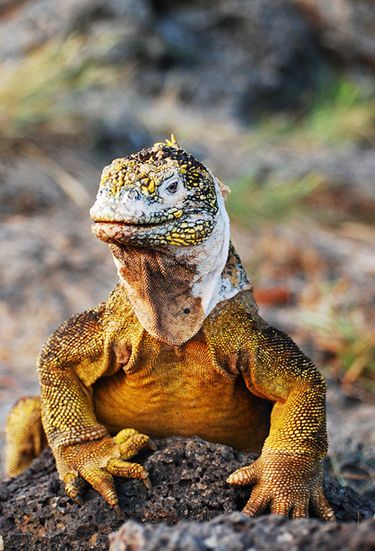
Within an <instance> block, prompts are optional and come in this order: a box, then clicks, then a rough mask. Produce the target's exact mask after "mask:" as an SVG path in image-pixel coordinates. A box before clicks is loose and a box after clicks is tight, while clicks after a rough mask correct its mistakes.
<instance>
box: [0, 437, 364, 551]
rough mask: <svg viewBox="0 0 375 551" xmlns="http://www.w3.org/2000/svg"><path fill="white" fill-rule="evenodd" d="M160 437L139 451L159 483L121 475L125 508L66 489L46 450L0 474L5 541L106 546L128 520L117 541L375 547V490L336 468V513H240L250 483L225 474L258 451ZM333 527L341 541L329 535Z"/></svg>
mask: <svg viewBox="0 0 375 551" xmlns="http://www.w3.org/2000/svg"><path fill="white" fill-rule="evenodd" d="M157 447H158V449H157V451H156V452H154V453H152V454H150V453H148V454H143V458H142V459H141V460H142V462H143V461H144V464H145V466H146V468H147V469H148V471H149V473H150V479H151V482H152V485H153V486H152V490H151V492H150V494H149V495H148V494H147V491H146V489H145V488H144V487H143V485H142V484H141V483H140V482H139V481H130V480H123V479H117V483H116V484H117V489H118V493H119V498H120V507H121V514H118V513H116V512H114V511H112V510H110V509H109V507H108V506H107V505H106V504H105V503H104V501H103V500H102V499H101V498H100V497H99V496H98V494H97V493H96V492H95V491H94V490H92V489H90V490H88V491H87V493H86V494H85V495H84V496H83V502H82V503H81V504H77V503H74V502H73V501H72V500H71V499H69V498H68V497H67V496H66V495H65V493H64V491H63V488H62V487H61V485H60V483H59V481H58V477H57V473H56V470H55V468H54V461H53V458H52V455H51V453H50V451H49V450H46V451H45V452H44V453H43V454H42V456H41V457H40V458H39V459H37V460H36V461H35V462H34V464H33V465H32V467H31V468H30V469H28V470H27V471H26V472H25V473H24V474H22V475H21V476H19V477H18V478H16V479H9V480H5V481H4V482H2V483H1V484H0V513H1V516H0V534H1V535H2V537H3V541H4V545H5V549H6V551H13V550H14V551H16V550H17V551H20V550H24V551H26V550H27V551H28V550H30V549H33V550H39V549H45V548H47V549H54V550H55V549H56V550H67V549H71V550H78V549H79V550H81V549H82V550H86V549H87V550H89V549H98V550H99V549H103V550H104V549H108V547H109V540H108V535H109V534H110V533H111V532H113V531H114V530H116V529H118V528H119V527H120V526H121V525H122V523H123V522H124V521H128V522H126V523H125V524H124V526H123V527H122V528H121V530H120V532H119V533H118V535H117V536H111V541H112V547H111V549H115V550H120V549H124V550H125V549H127V550H133V551H135V550H139V551H141V550H142V551H146V550H150V551H151V549H155V550H156V549H171V550H172V549H173V550H176V551H177V550H181V551H182V550H185V549H186V550H191V551H193V550H194V551H195V550H197V551H198V550H206V549H207V550H208V549H223V550H224V549H233V550H235V549H236V550H242V549H247V548H248V547H249V546H250V544H251V542H253V544H254V545H255V547H254V549H257V550H258V549H259V550H261V549H265V548H267V546H268V547H272V549H280V550H283V549H286V548H288V549H302V548H303V549H316V548H317V547H318V545H323V544H324V543H325V542H326V543H327V549H340V548H342V547H341V545H343V543H344V542H346V545H345V549H353V550H354V549H356V548H357V549H358V547H356V545H360V546H361V548H362V547H363V549H370V548H371V547H370V546H371V545H372V544H374V542H375V539H374V538H375V521H372V520H366V519H371V518H372V517H373V515H374V513H375V500H374V499H372V500H371V499H368V498H364V497H361V496H359V495H358V494H357V493H356V492H355V491H354V490H352V489H350V488H342V487H341V486H340V485H339V484H338V483H337V481H336V480H335V479H333V478H332V477H329V476H326V478H325V489H326V493H327V496H328V499H329V500H330V502H331V504H332V506H333V508H334V510H335V512H336V516H337V523H334V524H332V525H327V524H325V523H322V522H319V521H317V520H313V519H311V520H302V521H288V520H282V519H280V518H278V517H274V516H263V517H261V518H259V519H251V520H250V519H247V518H246V517H244V515H240V514H239V513H237V514H233V512H235V511H240V510H241V508H242V507H243V506H244V504H245V502H246V498H247V496H248V493H249V490H248V488H233V487H230V486H229V485H227V484H226V483H225V479H226V477H227V476H228V473H230V472H232V471H233V470H235V469H236V468H238V467H239V466H242V465H245V464H248V463H249V462H250V461H251V459H252V458H254V456H253V455H246V454H241V453H238V452H235V451H234V450H233V449H232V448H230V447H228V446H224V445H221V444H211V443H208V442H205V441H203V440H201V439H198V438H193V439H183V438H176V437H175V438H167V439H165V440H160V441H157ZM218 515H224V516H218ZM129 519H131V521H130V522H129ZM212 519H214V520H212ZM183 520H185V521H186V520H189V523H186V522H185V523H182V522H179V521H183ZM362 521H364V522H363V524H362ZM342 522H348V523H349V524H348V525H346V526H345V525H341V524H340V523H342ZM138 523H142V524H138ZM160 523H164V524H160ZM176 523H177V524H176ZM358 523H359V524H358ZM167 525H168V526H167ZM170 525H173V526H170ZM333 537H334V538H335V542H336V543H335V544H336V547H334V546H333V543H332V544H331V546H330V544H329V541H330V539H331V538H333ZM217 542H219V546H218V547H217V545H218V543H217ZM225 542H227V543H225ZM226 545H228V547H226Z"/></svg>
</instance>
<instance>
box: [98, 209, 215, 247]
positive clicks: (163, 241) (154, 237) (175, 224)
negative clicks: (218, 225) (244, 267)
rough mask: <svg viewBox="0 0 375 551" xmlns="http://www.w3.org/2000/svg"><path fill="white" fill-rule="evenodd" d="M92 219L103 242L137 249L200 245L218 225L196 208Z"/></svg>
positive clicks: (212, 218) (211, 217) (209, 216)
mask: <svg viewBox="0 0 375 551" xmlns="http://www.w3.org/2000/svg"><path fill="white" fill-rule="evenodd" d="M92 219H93V222H94V223H93V225H92V231H93V233H94V235H95V236H96V237H98V238H99V239H100V240H102V241H104V242H106V243H117V244H119V245H128V246H137V247H139V246H141V247H147V246H150V247H155V246H160V247H165V246H171V245H175V246H182V247H184V246H191V245H197V244H199V243H202V242H203V241H205V240H206V239H207V238H208V236H209V235H210V233H211V232H212V229H213V227H214V225H215V220H214V217H213V216H211V215H210V214H208V213H206V212H204V211H203V212H198V211H197V210H192V209H191V210H190V211H188V212H186V214H183V213H182V210H177V209H174V210H173V211H172V212H171V211H169V212H167V213H166V214H165V215H161V214H160V213H157V214H155V215H152V216H147V217H146V216H144V217H140V218H139V219H137V220H134V218H130V217H129V218H126V219H124V220H113V219H106V218H105V217H103V218H102V219H101V218H100V216H98V215H92Z"/></svg>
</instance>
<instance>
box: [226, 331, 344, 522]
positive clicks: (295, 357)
mask: <svg viewBox="0 0 375 551" xmlns="http://www.w3.org/2000/svg"><path fill="white" fill-rule="evenodd" d="M260 328H261V329H260V330H259V327H258V330H257V331H254V332H253V333H252V339H253V340H252V341H251V343H250V358H251V361H250V365H249V366H248V368H247V370H245V373H244V376H245V381H246V384H247V386H248V388H249V390H251V392H253V393H254V394H256V395H258V396H261V397H263V398H266V399H268V400H271V401H273V402H275V405H274V408H273V411H272V416H271V429H270V434H269V436H268V438H267V439H266V441H265V443H264V447H263V450H262V454H261V456H260V457H259V458H258V459H257V460H256V461H255V462H254V463H253V464H252V465H249V466H247V467H243V468H242V469H238V470H237V471H235V472H234V473H232V474H231V475H230V477H229V478H228V482H229V483H230V484H235V485H237V484H238V485H244V484H253V489H252V493H251V497H250V499H249V501H248V502H247V504H246V506H245V508H244V513H246V514H248V515H250V516H256V515H258V514H261V513H262V512H264V511H265V510H266V509H268V508H269V509H270V511H271V512H272V513H276V514H281V515H285V516H288V515H291V516H292V517H293V518H299V517H307V516H308V515H309V510H310V509H312V510H313V511H314V512H315V513H316V514H317V515H318V516H319V517H320V518H322V519H323V520H333V519H334V512H333V510H332V508H331V507H330V505H329V503H328V501H327V499H326V497H325V495H324V492H323V487H322V466H321V459H322V457H324V455H325V454H326V452H327V434H326V418H325V382H324V379H323V377H322V376H321V374H320V373H319V372H318V371H317V369H316V368H315V367H314V365H313V364H312V362H311V361H310V360H309V359H308V358H306V356H304V355H303V354H302V352H301V351H300V350H299V349H298V348H297V346H296V345H295V344H294V342H293V341H292V340H291V339H290V338H289V337H287V336H286V335H285V334H284V333H282V332H281V331H278V330H276V329H273V328H272V327H267V326H265V325H263V326H262V325H261V326H260Z"/></svg>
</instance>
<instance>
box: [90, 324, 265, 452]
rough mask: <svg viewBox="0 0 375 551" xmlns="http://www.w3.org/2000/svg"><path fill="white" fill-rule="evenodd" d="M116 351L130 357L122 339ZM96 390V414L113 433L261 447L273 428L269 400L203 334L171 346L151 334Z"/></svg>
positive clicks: (97, 385) (146, 336) (98, 383)
mask: <svg viewBox="0 0 375 551" xmlns="http://www.w3.org/2000/svg"><path fill="white" fill-rule="evenodd" d="M122 346H123V349H122ZM116 350H117V354H118V356H119V357H121V356H123V357H124V358H126V357H127V356H129V354H128V353H127V351H128V349H127V348H126V346H125V344H124V345H121V342H120V343H118V344H117V346H116ZM93 391H94V394H93V396H94V408H95V413H96V416H97V418H98V420H99V422H101V423H103V424H104V425H105V426H106V427H107V428H108V430H109V431H110V432H111V433H116V432H117V431H119V430H121V429H123V428H126V427H131V428H135V429H137V430H139V431H141V432H144V433H146V434H148V435H150V436H154V437H165V436H171V435H183V436H192V435H198V436H200V437H202V438H205V439H207V440H210V441H213V442H221V443H224V444H229V445H232V446H234V447H235V448H238V449H243V450H251V451H259V450H260V449H261V447H262V444H263V442H264V439H265V438H266V436H267V434H268V430H269V414H270V404H269V402H266V401H264V400H261V399H259V398H257V397H255V396H253V395H252V394H251V393H250V392H249V391H248V390H247V388H246V386H245V383H244V381H243V378H242V376H241V375H239V374H238V375H237V374H235V373H230V372H228V371H227V370H226V369H224V368H223V366H221V365H219V363H218V362H217V360H216V358H215V357H214V354H213V353H212V352H211V350H210V347H209V346H208V344H207V343H206V342H205V339H204V338H203V337H202V338H199V337H198V338H194V339H192V340H191V341H189V342H188V343H186V344H185V345H183V346H181V347H171V346H168V345H165V344H163V343H161V342H159V341H157V340H156V339H154V338H153V337H150V336H149V335H147V333H145V336H144V338H143V339H142V342H141V343H140V345H139V346H138V347H137V350H136V351H133V352H132V354H131V359H130V360H129V361H128V362H127V363H126V364H125V365H124V367H123V368H121V369H120V371H118V372H117V373H116V374H115V375H113V376H111V377H106V378H103V379H100V380H99V381H98V382H97V383H95V385H94V387H93Z"/></svg>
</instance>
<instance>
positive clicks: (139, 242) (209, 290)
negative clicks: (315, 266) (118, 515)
mask: <svg viewBox="0 0 375 551" xmlns="http://www.w3.org/2000/svg"><path fill="white" fill-rule="evenodd" d="M223 192H225V186H223V185H222V184H221V183H220V182H219V180H218V179H217V178H216V177H215V176H214V175H213V174H212V173H211V172H210V170H208V169H207V168H206V167H205V166H204V165H203V164H202V163H201V162H199V161H197V160H196V159H195V158H194V157H193V156H192V155H191V154H189V153H187V152H186V151H185V150H183V149H181V148H180V146H179V145H178V143H177V142H176V140H175V139H174V138H173V137H172V138H171V140H166V142H165V143H156V144H155V145H154V146H153V147H151V148H148V149H143V150H142V151H140V152H138V153H135V154H132V155H129V156H128V157H126V158H120V159H115V160H114V161H113V162H112V163H111V164H110V165H109V166H107V167H105V168H104V170H103V173H102V178H101V182H100V186H99V191H98V195H97V198H96V202H95V204H94V206H93V207H92V209H91V211H90V212H91V218H92V221H93V226H92V227H93V232H94V234H95V235H96V236H97V237H98V238H99V239H101V240H102V241H104V242H105V243H107V244H108V245H109V248H110V250H111V253H112V255H113V258H114V261H115V264H116V266H117V270H118V275H119V284H118V285H117V286H116V287H115V289H114V290H113V291H112V293H111V294H110V295H109V297H108V299H107V300H106V301H105V302H103V303H101V304H99V306H97V307H96V308H93V309H90V310H87V311H86V312H84V313H82V314H78V315H75V316H73V317H72V318H71V319H69V320H68V321H67V322H65V323H63V324H62V325H61V326H60V327H59V328H58V329H57V331H56V332H55V333H54V334H53V335H52V336H51V337H50V338H49V340H48V341H47V343H46V344H45V346H44V347H43V349H42V351H41V353H40V356H39V359H38V370H39V376H40V385H41V396H40V398H39V397H30V398H23V399H21V400H20V401H19V402H18V403H17V404H16V406H15V407H14V408H13V410H12V411H11V412H10V414H9V417H8V420H7V427H6V441H7V451H6V463H7V469H8V473H9V474H10V475H15V474H17V473H18V472H20V471H22V470H23V469H24V468H25V467H26V466H27V465H28V464H29V463H30V462H31V460H32V459H33V457H35V456H36V455H38V454H39V453H40V450H41V449H42V448H43V445H44V442H45V440H46V439H47V441H48V444H49V445H50V446H51V448H52V451H53V454H54V456H55V459H56V465H57V469H58V472H59V476H60V478H61V479H62V480H63V481H64V483H65V489H66V492H67V493H68V495H69V496H71V497H72V498H75V497H77V495H78V493H79V491H80V489H81V487H82V483H83V481H87V482H88V483H89V484H91V485H92V486H93V487H94V488H95V489H96V490H97V491H98V492H99V493H100V494H101V495H102V496H103V497H104V499H105V500H106V501H107V502H108V503H109V505H111V506H116V505H117V503H118V498H117V495H116V490H115V486H114V482H113V476H122V477H129V478H138V479H141V480H143V482H144V483H145V484H146V485H147V486H148V485H149V479H148V474H147V472H146V470H145V469H144V468H143V467H142V466H141V465H139V464H137V463H132V462H129V461H128V460H129V459H130V458H131V457H133V456H134V455H135V454H136V453H137V452H138V451H139V450H140V449H142V448H143V447H145V446H147V445H150V439H149V438H150V437H158V438H159V437H166V436H170V435H182V436H192V435H198V436H200V437H202V438H204V439H206V440H209V441H212V442H220V443H223V444H228V445H230V446H233V447H235V448H237V449H239V450H244V451H252V452H261V455H260V456H259V458H258V459H257V460H256V461H255V462H254V463H252V464H251V465H249V466H246V467H243V468H240V469H238V470H237V471H235V472H234V473H232V474H231V475H230V476H229V478H228V480H227V481H228V482H229V483H230V484H234V485H245V484H249V485H253V489H252V492H251V496H250V499H249V501H248V502H247V504H246V506H245V508H244V513H246V514H248V515H251V516H255V515H257V514H261V513H262V512H264V511H266V510H267V509H269V510H270V511H271V512H272V513H278V514H281V515H287V516H288V515H290V516H291V517H293V518H297V517H306V516H308V515H309V512H314V513H315V514H316V515H318V516H319V517H320V518H322V519H324V520H332V519H333V518H334V513H333V511H332V509H331V507H330V505H329V503H328V502H327V500H326V498H325V495H324V493H323V488H322V466H321V459H322V458H323V457H324V456H325V454H326V451H327V436H326V418H325V382H324V379H323V377H322V376H321V374H320V373H319V372H318V371H317V369H316V368H315V367H314V365H313V363H312V362H311V361H310V360H309V359H308V358H307V357H306V356H305V355H304V354H303V353H302V352H301V351H300V350H299V349H298V348H297V346H296V345H295V344H294V342H293V341H292V340H291V339H290V338H289V337H288V336H286V335H285V334H284V333H282V332H281V331H279V330H277V329H274V328H272V327H270V326H269V325H268V324H267V323H266V322H265V321H263V319H262V318H261V317H260V316H259V314H258V312H257V306H256V303H255V301H254V298H253V294H252V287H251V285H250V283H249V280H248V278H247V276H246V273H245V271H244V268H243V267H242V265H241V261H240V259H239V257H238V255H237V254H236V252H235V249H234V248H233V245H232V244H231V241H230V233H229V219H228V215H227V212H226V210H225V206H224V199H223ZM43 429H44V430H43ZM146 435H147V436H146Z"/></svg>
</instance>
